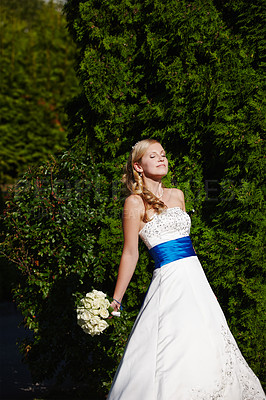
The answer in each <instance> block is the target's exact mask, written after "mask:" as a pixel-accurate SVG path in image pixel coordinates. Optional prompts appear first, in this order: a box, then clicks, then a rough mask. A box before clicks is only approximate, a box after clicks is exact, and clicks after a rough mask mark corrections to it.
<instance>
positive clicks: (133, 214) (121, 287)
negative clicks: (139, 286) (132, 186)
mask: <svg viewBox="0 0 266 400" xmlns="http://www.w3.org/2000/svg"><path fill="white" fill-rule="evenodd" d="M142 213H143V203H142V200H141V199H140V198H139V197H138V196H129V197H128V198H127V199H126V201H125V205H124V211H123V232H124V246H123V252H122V256H121V260H120V265H119V269H118V277H117V282H116V286H115V291H114V296H113V297H114V299H116V300H117V301H118V302H120V303H121V302H122V298H123V296H124V294H125V291H126V289H127V287H128V284H129V282H130V280H131V278H132V275H133V273H134V271H135V268H136V265H137V261H138V258H139V252H138V241H139V228H140V221H141V215H142ZM111 306H112V307H113V308H114V310H115V311H116V310H117V309H118V308H119V304H118V303H117V302H115V301H113V302H112V303H111Z"/></svg>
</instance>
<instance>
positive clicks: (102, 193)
mask: <svg viewBox="0 0 266 400" xmlns="http://www.w3.org/2000/svg"><path fill="white" fill-rule="evenodd" d="M110 186H111V185H110V184H109V183H108V182H106V181H105V179H104V177H102V176H101V175H99V172H98V170H97V167H95V166H94V160H93V159H92V158H91V157H90V156H85V155H83V156H81V155H80V154H79V157H78V159H77V156H76V154H71V153H65V154H63V156H62V157H61V158H60V159H59V160H58V161H56V160H52V161H51V162H50V163H49V164H44V165H41V166H39V167H37V168H36V169H32V170H29V171H28V172H27V174H26V175H25V176H24V178H23V179H22V180H21V181H20V182H19V184H18V185H17V186H16V187H15V189H14V192H13V196H12V198H11V199H10V201H9V202H8V204H7V209H6V212H5V224H6V226H7V227H8V233H7V235H6V239H5V242H4V244H3V245H2V246H3V247H4V249H5V250H3V249H2V251H4V252H5V253H7V254H8V256H9V258H10V259H11V260H13V261H14V262H15V263H16V264H17V266H18V269H19V270H20V272H21V279H20V284H19V285H18V287H17V288H16V290H15V292H14V296H15V300H16V302H17V304H18V306H19V308H20V310H21V312H22V314H23V315H24V318H25V319H24V322H25V325H26V326H27V327H28V328H29V329H30V330H32V331H33V333H34V334H33V338H32V337H29V338H27V339H26V340H24V342H23V343H22V345H21V349H22V351H23V354H24V357H25V359H26V361H27V362H28V364H29V366H30V370H31V373H32V375H33V379H34V380H35V381H39V380H43V379H44V378H49V377H52V376H53V375H58V377H59V378H60V377H61V379H63V377H65V376H67V375H68V374H70V376H71V377H72V379H74V380H75V381H80V380H84V381H86V382H88V384H89V383H90V384H91V385H93V386H94V387H95V386H96V387H97V384H99V380H100V381H101V382H103V381H104V380H105V381H106V382H108V378H109V379H110V376H109V374H113V373H114V368H115V365H116V361H117V358H118V357H119V356H121V352H122V348H123V346H124V345H125V341H126V338H127V334H128V330H129V329H130V328H131V326H132V321H133V320H134V318H132V315H133V317H134V315H136V309H135V303H136V300H135V299H136V295H134V296H133V298H134V301H132V302H131V303H130V302H129V304H128V307H127V311H126V312H124V316H123V318H121V319H118V321H117V324H118V325H119V328H116V329H114V328H108V329H109V330H108V335H106V334H104V335H101V337H99V338H93V339H92V338H90V337H88V336H87V335H85V334H84V333H83V331H82V330H81V328H80V327H78V325H77V321H76V313H75V307H76V304H77V302H78V301H79V299H80V298H81V297H82V296H83V295H84V293H85V292H86V291H88V290H89V289H90V288H96V289H97V288H98V289H99V288H100V289H101V290H104V291H106V292H108V293H109V294H110V295H111V293H110V291H111V290H113V287H112V286H114V280H115V276H116V271H117V264H118V262H119V257H120V252H121V250H120V247H121V246H116V247H115V248H113V249H112V251H110V252H108V248H106V247H107V246H106V240H108V238H107V237H106V236H105V235H106V233H107V232H108V235H112V246H114V243H115V241H116V242H117V243H118V242H119V244H120V243H121V240H122V238H121V226H120V224H121V223H120V221H119V220H117V218H114V216H113V214H112V213H113V212H114V210H115V209H117V212H120V211H121V203H118V202H117V205H115V204H112V207H111V206H110V205H109V204H108V205H107V204H106V201H107V199H108V198H109V197H108V196H109V191H110V190H111V189H110ZM118 249H119V250H118ZM145 264H146V263H145ZM145 274H146V275H150V273H148V272H145ZM148 280H149V279H148V277H147V278H146V283H145V282H143V281H142V282H141V288H139V287H138V284H136V283H135V286H134V285H133V286H132V289H131V291H132V290H133V291H138V292H139V291H140V292H144V291H145V290H146V288H147V285H148V283H147V282H148ZM137 303H138V306H139V301H138V302H137ZM130 317H131V318H130ZM117 324H115V325H117ZM114 342H115V345H114ZM119 344H120V346H119ZM62 362H63V365H62ZM99 369H100V370H101V374H100V376H99V375H98V374H99ZM96 383H97V384H96Z"/></svg>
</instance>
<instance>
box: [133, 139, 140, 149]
mask: <svg viewBox="0 0 266 400" xmlns="http://www.w3.org/2000/svg"><path fill="white" fill-rule="evenodd" d="M138 143H140V142H139V141H138V142H136V143H135V144H134V146H132V150H134V149H135V147H136V146H137V144H138Z"/></svg>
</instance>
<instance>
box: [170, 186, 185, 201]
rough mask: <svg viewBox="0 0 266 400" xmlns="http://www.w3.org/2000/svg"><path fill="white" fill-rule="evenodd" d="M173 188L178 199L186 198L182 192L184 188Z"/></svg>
mask: <svg viewBox="0 0 266 400" xmlns="http://www.w3.org/2000/svg"><path fill="white" fill-rule="evenodd" d="M171 190H172V191H173V195H174V196H175V198H176V199H177V200H180V201H184V200H185V197H184V193H183V192H182V190H180V189H177V188H173V189H171Z"/></svg>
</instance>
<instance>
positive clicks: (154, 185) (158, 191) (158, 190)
mask: <svg viewBox="0 0 266 400" xmlns="http://www.w3.org/2000/svg"><path fill="white" fill-rule="evenodd" d="M144 185H145V186H146V188H147V189H148V190H150V192H152V193H153V194H154V195H155V196H156V197H158V198H160V197H162V195H163V187H162V182H161V181H158V182H157V181H153V180H150V179H147V178H146V179H144Z"/></svg>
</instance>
